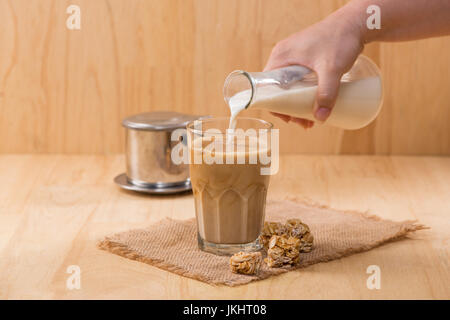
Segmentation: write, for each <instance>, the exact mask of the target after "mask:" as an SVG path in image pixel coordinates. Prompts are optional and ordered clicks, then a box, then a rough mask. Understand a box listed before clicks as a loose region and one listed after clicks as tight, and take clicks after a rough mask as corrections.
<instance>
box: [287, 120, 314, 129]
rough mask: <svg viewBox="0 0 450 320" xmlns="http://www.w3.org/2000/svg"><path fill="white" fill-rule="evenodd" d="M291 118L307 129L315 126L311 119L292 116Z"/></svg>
mask: <svg viewBox="0 0 450 320" xmlns="http://www.w3.org/2000/svg"><path fill="white" fill-rule="evenodd" d="M291 120H292V122H294V123H297V124H299V125H301V126H302V127H303V128H305V129H309V128H312V127H313V126H314V122H313V121H311V120H307V119H301V118H292V119H291Z"/></svg>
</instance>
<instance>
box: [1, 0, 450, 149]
mask: <svg viewBox="0 0 450 320" xmlns="http://www.w3.org/2000/svg"><path fill="white" fill-rule="evenodd" d="M345 2H346V1H337V0H322V1H319V0H179V1H176V0H71V1H66V0H9V1H8V0H0V24H1V27H0V152H8V153H46V152H51V153H114V152H122V151H123V139H124V134H123V129H122V128H121V126H120V121H121V119H122V118H124V117H126V116H128V115H130V114H134V113H138V112H143V111H149V110H161V109H167V110H174V111H180V112H187V113H194V114H212V115H227V114H228V110H227V108H226V106H225V104H224V102H223V98H222V85H223V81H224V79H225V77H226V75H227V74H228V73H229V72H230V71H232V70H234V69H245V70H249V71H257V70H261V69H262V67H263V66H264V64H265V62H266V60H267V58H268V56H269V53H270V50H271V48H272V46H273V45H274V44H275V43H276V42H277V41H278V40H280V39H282V38H284V37H286V36H287V35H289V34H291V33H293V32H295V31H297V30H299V29H301V28H303V27H306V26H308V25H310V24H312V23H314V22H316V21H318V20H320V19H322V18H324V17H325V16H327V15H328V14H329V13H331V12H332V11H334V10H336V9H337V8H338V7H340V6H342V5H343V4H344V3H345ZM70 4H77V5H79V6H80V7H81V12H82V24H81V30H78V31H76V30H74V31H71V30H68V29H67V28H66V19H67V17H68V15H67V14H66V8H67V7H68V6H69V5H70ZM366 54H367V55H369V56H370V57H371V58H373V59H374V60H375V61H376V62H377V64H378V65H379V66H380V67H381V69H382V72H383V75H384V80H385V89H386V91H385V102H384V108H383V110H382V112H381V114H380V116H379V118H378V120H376V122H375V123H373V124H372V125H370V126H369V127H367V128H365V129H362V130H359V131H349V132H344V131H342V130H339V129H333V128H326V127H320V128H315V129H313V130H311V131H307V132H306V131H304V130H303V129H301V128H300V127H297V126H295V125H286V124H284V123H282V122H281V121H278V120H276V119H274V118H273V117H272V116H271V115H269V114H268V113H266V112H261V111H255V112H250V111H249V112H248V113H247V114H251V115H253V116H259V117H262V118H265V119H268V120H271V121H274V122H275V124H276V126H278V127H279V128H280V129H281V131H280V133H281V149H282V151H283V152H291V153H293V152H304V153H333V154H336V153H370V154H441V155H449V154H450V121H449V120H450V38H449V37H445V38H439V39H428V40H422V41H417V42H408V43H401V44H371V45H370V46H368V47H367V48H366Z"/></svg>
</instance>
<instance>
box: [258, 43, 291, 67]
mask: <svg viewBox="0 0 450 320" xmlns="http://www.w3.org/2000/svg"><path fill="white" fill-rule="evenodd" d="M291 52H292V44H290V43H289V41H288V39H285V40H282V41H280V42H278V43H277V44H276V45H275V46H274V47H273V49H272V52H271V53H270V57H269V60H268V61H267V64H266V66H265V67H264V70H263V71H268V70H273V69H278V68H281V67H285V66H287V65H289V64H290V63H289V56H290V54H291Z"/></svg>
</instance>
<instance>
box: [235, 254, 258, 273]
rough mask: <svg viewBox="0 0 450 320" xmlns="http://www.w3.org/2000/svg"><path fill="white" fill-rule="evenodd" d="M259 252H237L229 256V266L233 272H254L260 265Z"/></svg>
mask: <svg viewBox="0 0 450 320" xmlns="http://www.w3.org/2000/svg"><path fill="white" fill-rule="evenodd" d="M261 260H262V256H261V252H238V253H236V254H234V255H233V256H231V258H230V268H231V271H232V272H234V273H241V274H255V273H257V272H258V270H259V267H260V266H261Z"/></svg>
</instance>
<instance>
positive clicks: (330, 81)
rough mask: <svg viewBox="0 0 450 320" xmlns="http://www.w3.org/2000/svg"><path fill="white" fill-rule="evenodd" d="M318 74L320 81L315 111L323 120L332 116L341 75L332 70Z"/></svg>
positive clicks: (317, 117)
mask: <svg viewBox="0 0 450 320" xmlns="http://www.w3.org/2000/svg"><path fill="white" fill-rule="evenodd" d="M318 75H319V81H318V82H319V83H318V88H317V95H316V101H315V103H314V108H313V113H314V117H315V118H316V119H317V120H319V121H321V122H323V121H325V120H327V118H328V117H329V116H330V114H331V110H332V109H333V107H334V104H335V102H336V99H337V96H338V93H339V85H340V79H341V76H340V75H339V74H337V73H330V72H321V73H319V74H318Z"/></svg>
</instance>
